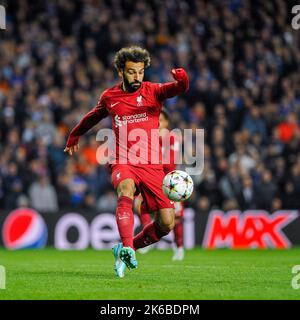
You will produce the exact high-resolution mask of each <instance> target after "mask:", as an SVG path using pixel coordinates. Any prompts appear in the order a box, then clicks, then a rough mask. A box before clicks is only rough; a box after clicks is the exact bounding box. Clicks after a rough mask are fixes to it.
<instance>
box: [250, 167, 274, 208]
mask: <svg viewBox="0 0 300 320" xmlns="http://www.w3.org/2000/svg"><path fill="white" fill-rule="evenodd" d="M272 178H273V177H272V173H271V171H270V170H265V171H264V172H263V174H262V181H261V183H260V184H258V185H257V186H256V188H255V202H256V207H257V208H258V209H261V208H263V209H266V210H270V209H271V204H272V200H273V199H274V197H275V196H276V194H277V191H278V189H277V187H276V185H275V184H274V182H273V181H272Z"/></svg>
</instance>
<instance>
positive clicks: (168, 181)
mask: <svg viewBox="0 0 300 320" xmlns="http://www.w3.org/2000/svg"><path fill="white" fill-rule="evenodd" d="M162 189H163V193H164V194H165V195H166V196H167V197H168V198H169V199H170V200H172V201H175V202H181V201H185V200H187V199H188V198H189V197H190V196H191V194H192V192H193V189H194V183H193V180H192V178H191V177H190V175H188V174H187V173H186V172H185V171H181V170H173V171H171V172H169V173H168V174H167V175H166V176H165V177H164V180H163V185H162Z"/></svg>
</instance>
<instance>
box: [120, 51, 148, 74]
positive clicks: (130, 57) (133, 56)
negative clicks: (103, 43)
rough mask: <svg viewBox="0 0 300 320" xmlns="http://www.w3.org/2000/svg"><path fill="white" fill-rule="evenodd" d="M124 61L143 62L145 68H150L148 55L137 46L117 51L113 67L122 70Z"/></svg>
mask: <svg viewBox="0 0 300 320" xmlns="http://www.w3.org/2000/svg"><path fill="white" fill-rule="evenodd" d="M126 61H132V62H144V64H145V68H147V67H149V66H150V54H149V52H148V51H147V50H146V49H143V48H141V47H138V46H132V47H126V48H122V49H121V50H119V51H118V52H117V53H116V55H115V59H114V62H115V67H116V69H117V70H120V69H121V70H123V69H124V67H125V63H126Z"/></svg>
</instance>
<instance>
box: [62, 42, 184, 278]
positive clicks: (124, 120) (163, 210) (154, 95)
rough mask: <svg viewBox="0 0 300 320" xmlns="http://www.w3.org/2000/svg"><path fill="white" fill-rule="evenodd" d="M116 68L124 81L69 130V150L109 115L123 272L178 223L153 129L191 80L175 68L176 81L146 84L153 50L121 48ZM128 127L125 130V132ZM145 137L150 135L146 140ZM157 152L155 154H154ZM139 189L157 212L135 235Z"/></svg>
mask: <svg viewBox="0 0 300 320" xmlns="http://www.w3.org/2000/svg"><path fill="white" fill-rule="evenodd" d="M114 62H115V67H116V69H117V71H118V75H119V76H120V78H121V80H122V81H121V82H120V83H118V84H116V85H115V86H113V87H111V88H109V89H107V90H105V91H104V92H103V94H102V95H101V96H100V99H99V101H98V103H97V105H96V106H95V107H94V108H93V109H92V110H91V111H90V112H88V113H87V114H86V115H85V116H84V117H83V119H82V120H81V121H80V122H79V124H77V125H76V126H75V127H74V128H73V130H72V131H71V133H70V135H69V137H68V140H67V145H66V148H65V149H64V151H65V152H67V153H69V154H70V155H72V154H73V153H74V152H76V151H78V150H79V145H78V143H79V137H80V136H81V135H83V134H84V133H86V132H87V131H88V130H89V129H90V128H92V127H93V126H94V125H96V124H97V123H98V122H99V121H100V120H101V119H103V118H105V117H107V116H108V115H109V116H111V118H112V129H113V131H114V134H115V138H116V149H115V159H114V160H115V161H113V163H112V164H111V170H112V173H111V178H112V184H113V186H114V188H115V190H116V191H117V195H118V202H117V209H116V221H117V225H118V230H119V234H120V238H121V241H122V242H121V243H119V244H116V245H115V246H114V247H113V253H114V257H115V264H114V271H115V273H116V275H117V276H118V277H123V276H124V270H125V265H126V266H127V267H128V268H129V269H135V268H136V267H137V265H138V263H137V260H136V255H135V250H137V249H139V248H143V247H145V246H148V245H150V244H152V243H155V242H157V241H159V240H160V239H161V238H162V237H163V236H165V235H167V234H168V233H169V232H170V231H171V230H172V229H173V227H174V205H173V203H172V202H171V201H170V200H169V199H168V198H167V197H166V196H165V195H164V193H163V192H162V188H161V186H162V180H163V178H164V171H163V168H162V164H160V163H156V161H153V160H152V159H153V158H155V159H157V157H155V154H156V153H157V152H160V148H157V143H156V141H152V140H153V139H152V135H151V133H152V132H153V129H154V130H157V131H158V125H159V121H158V120H159V114H160V111H161V108H162V104H163V101H164V100H165V99H168V98H171V97H174V96H176V95H178V94H182V93H184V92H186V91H187V90H188V87H189V79H188V76H187V74H186V72H185V70H184V69H182V68H178V69H172V71H171V74H172V76H173V78H174V80H175V81H173V82H168V83H164V84H157V83H151V82H146V81H145V82H143V79H144V71H145V68H147V67H149V66H150V55H149V52H148V51H147V50H145V49H143V48H141V47H137V46H132V47H127V48H122V49H121V50H120V51H118V52H117V53H116V55H115V59H114ZM124 128H125V129H126V131H124ZM134 129H140V130H141V129H142V130H143V132H144V133H145V134H142V135H141V137H140V140H142V146H141V144H139V146H141V148H140V149H139V150H138V151H139V153H140V155H141V158H142V160H143V161H140V163H138V164H137V163H136V161H132V160H131V156H132V152H130V151H132V150H133V149H134V145H135V143H136V142H132V141H128V140H129V139H127V140H126V139H125V140H126V143H125V144H124V138H127V137H124V132H127V136H129V135H130V133H131V132H133V130H134ZM145 137H146V138H145ZM153 155H154V156H153ZM138 193H141V194H142V196H143V199H144V202H145V205H146V206H147V210H148V212H154V213H156V214H155V216H156V218H155V220H154V221H153V222H151V223H150V224H148V225H147V226H146V227H145V228H144V229H143V230H142V231H141V232H140V233H139V234H137V235H136V236H135V237H133V227H134V217H133V208H132V207H133V198H134V195H137V194H138Z"/></svg>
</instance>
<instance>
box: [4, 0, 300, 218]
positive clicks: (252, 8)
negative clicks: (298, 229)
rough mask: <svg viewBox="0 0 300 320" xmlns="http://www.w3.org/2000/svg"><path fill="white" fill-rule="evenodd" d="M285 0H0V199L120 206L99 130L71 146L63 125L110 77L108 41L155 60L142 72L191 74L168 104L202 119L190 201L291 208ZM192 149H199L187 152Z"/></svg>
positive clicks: (293, 73) (298, 140) (293, 87)
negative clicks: (201, 149) (2, 10)
mask: <svg viewBox="0 0 300 320" xmlns="http://www.w3.org/2000/svg"><path fill="white" fill-rule="evenodd" d="M288 3H289V2H288V1H282V0H276V1H255V0H253V1H252V0H251V1H250V0H244V1H242V0H224V1H202V0H201V1H200V0H188V1H183V0H166V1H158V0H153V1H146V0H139V1H129V0H111V1H96V0H76V1H68V0H51V1H50V0H49V1H34V2H33V1H29V0H26V1H16V0H9V1H7V2H4V5H5V6H6V8H7V29H6V30H1V31H0V208H1V210H11V209H13V208H15V207H17V206H25V205H29V206H32V207H34V208H36V209H38V210H39V211H45V212H55V211H57V210H58V209H62V208H70V207H72V208H86V209H93V210H103V211H104V210H110V211H114V210H115V205H116V196H115V193H114V191H113V189H112V185H111V182H110V175H109V172H108V170H107V167H105V166H100V165H99V164H98V163H97V160H96V155H95V154H96V150H97V147H98V143H97V142H96V139H95V137H96V132H97V131H98V130H99V129H100V128H107V127H110V125H111V122H110V120H109V119H108V118H107V119H105V120H104V121H102V122H100V123H99V124H98V125H97V126H96V127H95V128H94V129H92V130H91V131H90V132H89V133H88V134H86V135H85V136H83V137H82V138H81V140H80V150H81V152H79V153H78V154H76V155H75V156H74V157H69V156H67V155H66V154H64V152H63V149H64V147H65V143H66V137H67V134H68V133H69V130H70V129H71V128H72V127H73V126H74V125H75V124H76V123H77V122H78V121H79V120H80V119H81V118H82V116H83V115H84V114H85V113H86V112H88V110H89V109H90V108H91V107H93V106H94V105H95V104H96V102H97V100H98V97H99V95H100V94H101V93H102V92H103V90H104V89H106V88H107V87H109V86H112V85H113V84H114V83H116V81H118V77H117V73H116V71H115V70H114V67H113V57H114V54H115V52H116V51H117V50H119V49H120V48H121V47H123V46H126V45H132V44H138V45H141V46H143V47H145V48H147V49H148V50H149V51H150V53H151V57H152V63H151V67H150V68H149V69H148V70H147V71H146V79H147V80H149V81H153V82H166V81H169V80H171V76H170V73H169V72H170V70H171V68H173V67H174V66H175V67H176V66H178V67H179V66H180V67H184V68H185V69H186V70H187V72H188V74H189V76H190V82H191V83H190V90H189V92H188V93H187V94H185V95H183V96H180V97H178V98H174V99H171V100H169V101H167V108H168V109H169V111H170V117H171V122H172V127H173V128H181V129H183V128H192V129H193V130H195V129H196V128H204V129H205V153H204V155H205V168H204V172H203V174H202V175H201V176H195V177H193V178H194V182H195V192H194V194H193V196H192V197H191V199H190V200H189V205H191V206H193V207H194V208H196V209H197V211H199V212H203V211H208V210H209V209H212V208H220V209H223V210H231V209H240V210H246V209H255V208H256V209H265V210H269V211H271V212H274V211H275V210H279V209H289V208H299V207H300V196H299V195H300V128H299V117H300V91H299V90H300V87H299V83H300V70H299V66H300V50H299V45H300V37H299V34H300V33H299V31H296V30H293V29H292V27H291V21H290V19H289V17H290V16H289V13H290V11H291V8H290V7H289V4H288ZM194 151H195V150H194Z"/></svg>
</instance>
